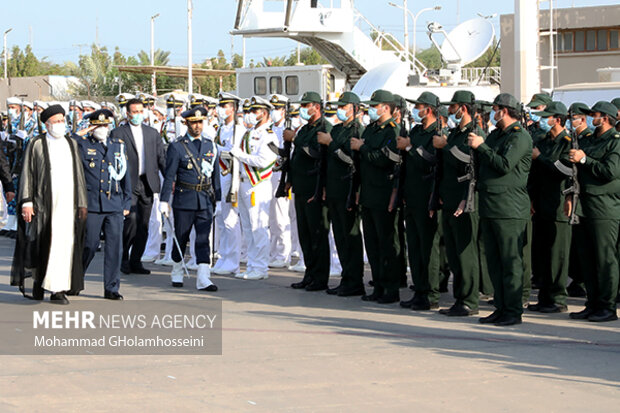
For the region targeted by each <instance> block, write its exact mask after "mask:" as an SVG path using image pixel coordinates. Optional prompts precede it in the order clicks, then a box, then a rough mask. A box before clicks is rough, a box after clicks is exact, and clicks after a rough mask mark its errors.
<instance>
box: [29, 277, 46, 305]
mask: <svg viewBox="0 0 620 413" xmlns="http://www.w3.org/2000/svg"><path fill="white" fill-rule="evenodd" d="M44 297H45V290H44V289H43V283H42V282H41V281H35V282H34V284H33V285H32V298H34V299H35V300H39V301H41V300H42V299H43V298H44Z"/></svg>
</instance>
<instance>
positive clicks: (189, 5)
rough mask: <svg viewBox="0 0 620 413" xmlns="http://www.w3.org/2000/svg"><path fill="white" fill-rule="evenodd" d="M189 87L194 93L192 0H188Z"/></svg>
mask: <svg viewBox="0 0 620 413" xmlns="http://www.w3.org/2000/svg"><path fill="white" fill-rule="evenodd" d="M187 89H188V91H189V93H193V90H194V81H193V79H192V0H187Z"/></svg>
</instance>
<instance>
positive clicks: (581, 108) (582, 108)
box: [568, 102, 590, 115]
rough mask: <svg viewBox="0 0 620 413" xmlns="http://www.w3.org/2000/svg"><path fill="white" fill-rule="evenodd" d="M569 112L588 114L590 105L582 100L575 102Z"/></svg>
mask: <svg viewBox="0 0 620 413" xmlns="http://www.w3.org/2000/svg"><path fill="white" fill-rule="evenodd" d="M568 111H569V112H572V113H573V115H587V114H588V112H589V111H590V108H589V107H588V105H586V104H585V103H582V102H575V103H573V104H572V105H570V107H569V108H568Z"/></svg>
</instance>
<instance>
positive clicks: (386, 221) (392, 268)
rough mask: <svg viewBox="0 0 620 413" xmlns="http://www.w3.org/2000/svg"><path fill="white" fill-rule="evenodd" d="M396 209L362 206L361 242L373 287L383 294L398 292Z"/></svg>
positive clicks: (398, 247)
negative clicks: (362, 226)
mask: <svg viewBox="0 0 620 413" xmlns="http://www.w3.org/2000/svg"><path fill="white" fill-rule="evenodd" d="M396 221H397V213H396V211H392V212H388V211H387V210H386V211H384V210H380V209H370V208H365V207H363V208H362V223H363V225H364V244H365V246H366V254H367V255H368V262H369V264H370V269H371V271H372V280H373V282H374V287H375V289H378V291H383V292H384V293H386V294H390V293H392V292H398V287H399V285H400V272H399V269H400V264H399V262H398V254H399V252H400V244H399V242H398V230H397V227H398V223H397V222H396Z"/></svg>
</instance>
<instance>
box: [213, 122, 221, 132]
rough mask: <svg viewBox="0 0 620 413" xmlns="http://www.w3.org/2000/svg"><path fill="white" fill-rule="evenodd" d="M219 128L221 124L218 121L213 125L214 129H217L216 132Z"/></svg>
mask: <svg viewBox="0 0 620 413" xmlns="http://www.w3.org/2000/svg"><path fill="white" fill-rule="evenodd" d="M219 128H220V125H219V124H217V123H216V124H215V125H213V129H215V131H216V132H217V130H218V129H219Z"/></svg>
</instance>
